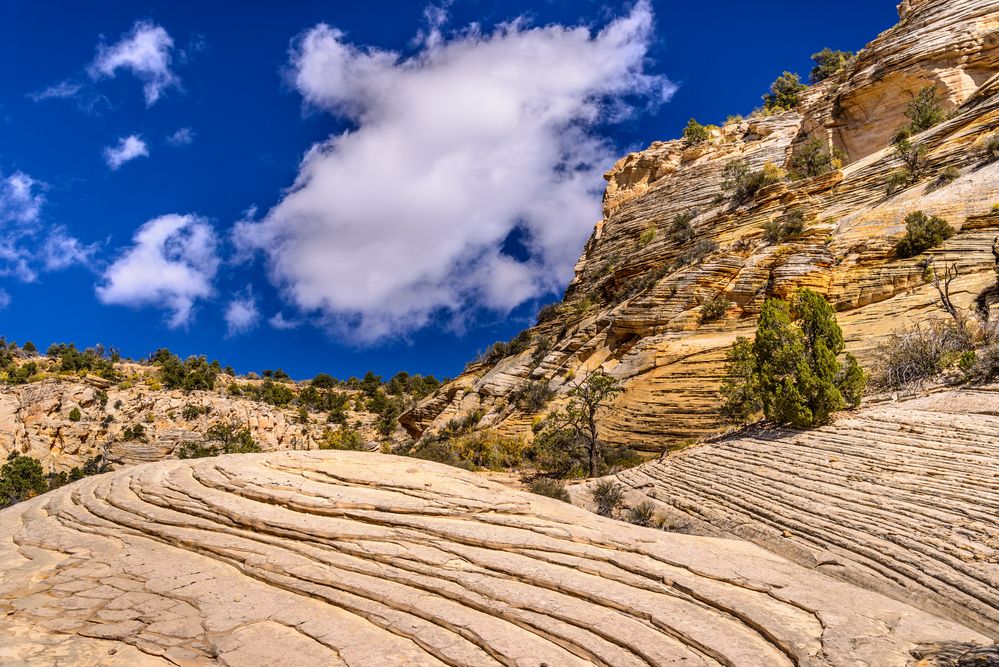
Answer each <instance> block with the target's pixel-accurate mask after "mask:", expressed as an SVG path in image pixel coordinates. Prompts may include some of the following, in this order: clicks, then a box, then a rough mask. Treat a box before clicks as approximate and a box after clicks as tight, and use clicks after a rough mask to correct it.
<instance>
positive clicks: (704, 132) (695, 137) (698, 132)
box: [683, 118, 711, 146]
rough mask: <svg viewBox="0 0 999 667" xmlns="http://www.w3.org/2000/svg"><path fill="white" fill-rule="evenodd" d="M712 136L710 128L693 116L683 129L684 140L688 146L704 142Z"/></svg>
mask: <svg viewBox="0 0 999 667" xmlns="http://www.w3.org/2000/svg"><path fill="white" fill-rule="evenodd" d="M710 136H711V135H710V133H709V132H708V128H706V127H704V126H703V125H701V124H700V123H698V122H697V121H696V120H694V119H693V118H691V119H690V121H689V122H688V123H687V127H686V128H684V130H683V140H684V143H686V144H687V145H688V146H697V145H698V144H703V143H704V142H705V141H707V140H708V137H710Z"/></svg>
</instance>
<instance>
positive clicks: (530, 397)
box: [510, 380, 555, 412]
mask: <svg viewBox="0 0 999 667" xmlns="http://www.w3.org/2000/svg"><path fill="white" fill-rule="evenodd" d="M554 396H555V392H554V390H552V389H551V387H549V386H548V382H546V381H545V380H532V381H531V382H528V383H527V384H525V385H523V386H522V387H519V388H518V389H516V390H514V391H513V392H512V393H511V394H510V403H511V404H513V405H516V406H517V407H518V408H519V409H520V410H523V411H524V412H538V411H539V410H541V409H543V408H544V407H545V406H546V405H548V402H549V401H551V400H552V398H553V397H554Z"/></svg>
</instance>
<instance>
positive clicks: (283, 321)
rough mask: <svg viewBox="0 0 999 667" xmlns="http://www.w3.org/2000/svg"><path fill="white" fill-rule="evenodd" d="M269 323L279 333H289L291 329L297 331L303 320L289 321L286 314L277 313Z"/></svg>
mask: <svg viewBox="0 0 999 667" xmlns="http://www.w3.org/2000/svg"><path fill="white" fill-rule="evenodd" d="M267 323H268V324H270V325H271V327H272V328H274V329H277V330H278V331H288V330H289V329H297V328H298V327H300V326H302V321H301V320H289V319H287V318H286V317H285V316H284V313H280V312H279V313H275V314H274V315H272V316H271V317H270V318H269V319H268V320H267Z"/></svg>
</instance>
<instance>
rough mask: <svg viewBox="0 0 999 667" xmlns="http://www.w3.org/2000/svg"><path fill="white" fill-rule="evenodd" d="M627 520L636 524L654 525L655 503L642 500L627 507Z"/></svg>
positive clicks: (647, 526) (648, 526)
mask: <svg viewBox="0 0 999 667" xmlns="http://www.w3.org/2000/svg"><path fill="white" fill-rule="evenodd" d="M628 522H629V523H633V524H635V525H636V526H645V527H646V528H651V527H652V526H655V525H656V504H655V503H654V502H652V501H651V500H643V501H642V502H640V503H638V504H637V505H634V506H632V507H629V508H628Z"/></svg>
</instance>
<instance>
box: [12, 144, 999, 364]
mask: <svg viewBox="0 0 999 667" xmlns="http://www.w3.org/2000/svg"><path fill="white" fill-rule="evenodd" d="M982 154H983V157H984V159H985V161H986V162H995V161H996V160H999V133H994V134H992V135H990V136H989V137H988V138H986V139H985V142H984V144H983V146H982ZM24 349H25V351H27V349H28V348H27V344H25V347H24Z"/></svg>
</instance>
